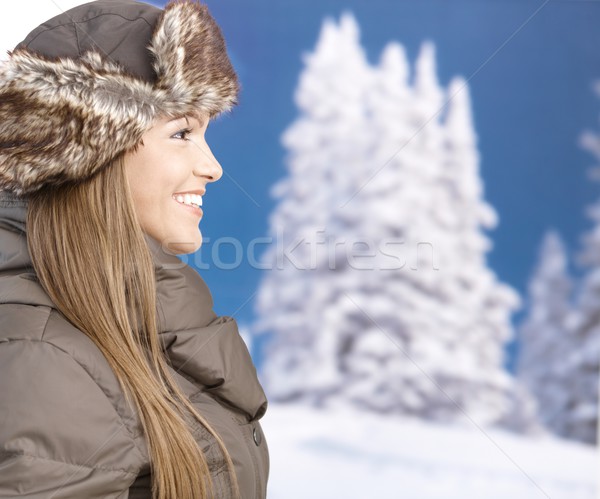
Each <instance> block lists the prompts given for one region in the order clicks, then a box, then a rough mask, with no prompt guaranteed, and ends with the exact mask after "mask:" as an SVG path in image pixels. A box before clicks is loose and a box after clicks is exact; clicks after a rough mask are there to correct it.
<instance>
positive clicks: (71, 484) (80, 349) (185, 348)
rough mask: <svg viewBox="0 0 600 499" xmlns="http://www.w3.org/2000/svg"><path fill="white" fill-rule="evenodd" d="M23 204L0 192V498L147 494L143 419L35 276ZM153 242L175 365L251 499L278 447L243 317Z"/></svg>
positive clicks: (212, 460) (201, 433)
mask: <svg viewBox="0 0 600 499" xmlns="http://www.w3.org/2000/svg"><path fill="white" fill-rule="evenodd" d="M26 209H27V205H26V202H24V201H20V200H18V199H16V198H14V197H13V196H12V195H10V194H7V193H1V194H0V497H2V498H5V497H11V498H12V497H27V498H44V499H46V498H49V497H52V498H53V499H61V498H87V499H91V498H103V499H107V498H119V499H126V498H131V499H142V498H144V499H146V498H150V497H151V493H150V487H151V477H150V469H149V459H148V449H147V446H146V441H145V439H144V436H143V432H142V426H141V423H140V420H139V418H138V416H137V414H136V411H135V410H134V409H133V408H132V406H131V405H129V404H128V403H127V401H126V399H125V398H124V394H123V392H122V390H121V388H120V385H119V383H118V381H117V378H116V376H115V375H114V373H113V371H112V369H111V368H110V366H109V364H108V362H107V361H106V359H105V357H104V356H103V354H102V353H101V351H100V350H99V349H98V348H97V347H96V345H95V344H94V343H93V342H92V341H91V340H90V339H89V338H88V337H87V336H86V335H85V334H83V333H82V332H81V331H80V330H78V329H77V328H75V327H74V326H73V325H72V324H71V323H69V322H68V321H67V320H66V319H65V318H64V316H63V315H62V314H61V313H60V312H59V311H58V310H57V308H56V306H55V305H54V304H53V303H52V301H51V300H50V298H49V297H48V295H47V294H46V293H45V292H44V290H43V288H42V287H41V285H40V284H39V281H38V280H37V279H36V276H35V273H34V270H33V267H32V264H31V259H30V256H29V252H28V250H27V241H26V232H25V217H26ZM148 241H149V244H150V247H151V250H152V253H153V258H154V260H155V269H156V285H157V296H158V315H159V323H160V335H161V339H162V340H163V341H162V344H163V346H164V349H165V353H166V355H167V356H168V357H169V358H170V361H171V364H172V366H173V368H172V369H171V372H172V374H173V376H174V378H175V380H176V381H177V383H178V385H179V386H180V387H181V388H182V390H183V391H184V392H185V393H186V394H187V395H188V396H189V398H190V400H191V401H192V403H193V404H194V406H195V407H196V408H197V409H198V411H200V413H201V414H202V415H204V416H205V417H206V419H207V420H208V422H209V423H210V424H211V425H212V427H213V428H214V429H215V430H216V431H217V432H218V434H219V435H220V436H221V437H222V439H223V440H224V442H225V444H226V447H227V449H228V451H229V453H230V456H231V458H232V460H233V463H234V465H235V472H236V475H237V479H238V483H239V486H240V491H241V493H242V497H243V498H244V499H246V498H248V499H259V498H264V497H266V484H267V478H268V473H269V455H268V448H267V443H266V441H265V437H264V435H263V432H262V428H261V425H260V423H259V419H260V418H261V417H262V416H263V415H264V414H265V411H266V409H267V399H266V397H265V394H264V392H263V390H262V387H261V385H260V383H259V380H258V378H257V374H256V369H255V367H254V365H253V363H252V359H251V357H250V355H249V353H248V349H247V348H246V345H245V343H244V342H243V340H242V338H241V336H240V334H239V332H238V328H237V325H236V322H235V320H234V319H233V318H231V317H217V316H216V315H215V313H214V312H213V310H212V307H213V301H212V297H211V294H210V292H209V290H208V288H207V286H206V284H205V283H204V281H203V280H202V278H201V277H200V276H199V275H198V273H197V272H196V271H195V270H194V269H192V268H191V267H189V266H187V265H185V264H184V263H183V262H182V261H181V260H180V259H179V258H177V257H176V256H173V255H167V254H165V253H164V252H162V251H160V246H159V244H158V243H156V242H155V241H153V240H152V239H150V238H148ZM82 292H85V290H82ZM90 299H93V297H90ZM192 430H193V434H194V437H195V438H196V440H197V441H198V442H199V444H200V446H201V448H202V449H203V451H204V453H205V456H206V458H207V461H208V464H209V467H210V471H211V477H212V479H213V484H214V487H215V497H218V498H225V497H229V493H228V490H229V488H228V484H229V480H230V477H229V474H228V473H227V467H226V462H225V460H224V457H223V454H222V452H221V449H220V447H219V445H218V443H217V442H216V440H215V439H214V437H213V436H212V435H211V434H210V433H208V431H207V430H206V429H205V428H204V427H203V426H202V425H200V424H195V426H194V427H193V428H192ZM174 499H175V498H174Z"/></svg>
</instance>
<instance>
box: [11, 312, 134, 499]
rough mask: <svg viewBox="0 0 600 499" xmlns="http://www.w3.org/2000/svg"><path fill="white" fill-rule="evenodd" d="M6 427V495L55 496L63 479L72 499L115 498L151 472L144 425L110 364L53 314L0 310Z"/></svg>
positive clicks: (87, 341)
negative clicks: (27, 489) (28, 491)
mask: <svg viewBox="0 0 600 499" xmlns="http://www.w3.org/2000/svg"><path fill="white" fill-rule="evenodd" d="M0 420H2V425H0V462H1V463H2V465H1V466H0V490H9V489H10V487H11V484H13V485H15V484H19V483H20V484H21V485H19V486H18V487H19V488H21V487H22V484H24V483H32V485H31V487H33V488H34V489H36V490H37V488H40V487H46V488H45V489H44V488H42V489H40V490H46V493H47V491H48V490H49V489H50V490H55V489H54V488H53V486H54V481H58V480H59V479H60V481H61V482H64V483H62V486H61V490H63V492H64V496H65V497H66V496H79V497H83V496H85V497H112V496H111V492H110V489H111V488H115V490H116V491H121V490H123V487H126V486H128V485H127V484H130V483H131V482H133V480H134V479H135V477H136V475H137V473H138V472H139V470H140V468H141V467H142V465H143V464H144V459H143V457H142V452H141V450H140V448H139V447H140V445H142V441H143V439H142V435H141V432H140V430H141V428H140V426H139V422H138V421H137V418H135V417H134V413H133V412H132V411H131V409H130V408H129V407H128V405H127V404H126V401H125V399H124V397H123V394H122V391H121V389H120V386H119V383H118V380H117V379H116V377H115V376H114V374H113V372H112V369H111V368H110V366H109V364H108V362H107V361H106V359H105V358H104V356H103V355H102V353H101V351H100V350H99V349H98V348H97V347H96V345H95V344H94V343H93V342H92V341H91V340H90V339H89V338H88V337H87V336H85V334H83V333H82V332H81V331H79V330H78V329H77V328H75V327H73V326H72V325H71V324H70V323H69V322H68V321H66V320H65V319H64V317H63V316H62V315H61V314H60V313H58V312H57V311H56V310H54V309H51V308H49V307H34V306H27V305H15V304H12V305H0ZM32 477H35V480H32ZM57 477H58V478H57ZM94 484H95V485H94ZM15 486H16V485H15ZM77 487H87V488H77ZM94 487H95V488H94ZM96 490H97V495H94V494H96V492H95V491H96ZM32 493H33V494H35V491H33V492H32ZM115 494H116V492H115ZM28 497H30V496H28ZM33 497H37V496H36V495H34V496H33ZM40 497H41V496H40ZM56 497H63V495H62V494H58V495H57V496H56ZM114 497H117V495H115V496H114Z"/></svg>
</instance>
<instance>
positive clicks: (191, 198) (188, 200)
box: [173, 191, 203, 216]
mask: <svg viewBox="0 0 600 499" xmlns="http://www.w3.org/2000/svg"><path fill="white" fill-rule="evenodd" d="M200 192H201V191H195V192H185V193H184V192H178V193H175V194H173V200H174V201H175V202H176V203H177V204H178V205H179V206H181V207H182V208H184V209H186V210H188V211H189V212H191V213H194V214H195V215H196V216H202V214H203V211H202V208H200V206H202V194H200Z"/></svg>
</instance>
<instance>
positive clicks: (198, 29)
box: [0, 0, 269, 499]
mask: <svg viewBox="0 0 600 499" xmlns="http://www.w3.org/2000/svg"><path fill="white" fill-rule="evenodd" d="M238 91H239V84H238V80H237V77H236V74H235V72H234V70H233V68H232V66H231V63H230V61H229V59H228V57H227V53H226V48H225V42H224V40H223V38H222V35H221V32H220V29H219V27H218V26H217V25H216V23H215V22H214V20H213V19H212V17H211V16H210V14H209V13H208V10H207V8H206V6H205V5H202V4H199V3H196V2H194V1H191V0H189V1H177V2H170V3H169V4H168V5H167V6H166V7H165V9H164V10H161V9H158V8H156V7H153V6H151V5H147V4H143V3H139V2H133V1H127V0H118V1H114V0H112V1H111V0H100V1H96V2H90V3H87V4H84V5H81V6H79V7H76V8H74V9H71V10H69V11H67V12H64V13H63V14H61V15H59V16H57V17H55V18H53V19H51V20H49V21H47V22H46V23H44V24H42V25H40V26H39V27H38V28H36V29H35V30H34V31H32V32H31V33H30V34H29V35H28V36H27V38H26V39H25V40H24V41H23V42H21V43H20V44H19V45H18V46H17V47H16V48H15V50H14V51H12V52H11V53H9V59H8V61H6V62H5V63H3V64H2V65H1V66H0V188H1V189H2V193H1V195H0V324H1V326H0V446H1V447H0V497H28V498H42V497H43V498H48V497H52V498H54V499H57V498H67V497H69V498H100V497H101V498H120V499H124V498H127V497H129V498H150V497H153V498H161V499H165V498H169V499H171V498H173V499H182V498H200V497H218V498H229V497H241V498H244V499H245V498H262V497H265V496H266V492H265V491H266V482H267V477H268V470H269V456H268V449H267V445H266V442H265V440H264V436H263V434H262V429H261V426H260V423H259V419H260V418H261V417H262V416H263V415H264V413H265V411H266V408H267V400H266V398H265V394H264V392H263V390H262V388H261V386H260V383H259V381H258V378H257V376H256V370H255V368H254V365H253V364H252V360H251V358H250V355H249V353H248V350H247V348H246V347H245V345H244V342H243V341H242V339H241V337H240V335H239V332H238V329H237V325H236V323H235V321H234V320H233V319H232V318H231V317H217V316H216V315H215V313H214V312H213V310H212V308H213V302H212V298H211V295H210V292H209V290H208V289H207V287H206V284H205V283H204V281H203V280H202V279H201V277H200V276H199V275H198V274H197V272H196V271H194V270H193V269H192V268H190V267H188V266H187V265H184V264H183V263H182V262H181V261H180V260H179V259H178V258H177V257H176V256H175V255H177V254H184V253H191V252H194V251H196V250H197V249H198V248H199V247H200V245H201V242H202V237H201V234H200V231H199V229H198V224H199V222H200V219H201V217H202V210H201V208H199V206H197V205H201V204H202V196H203V195H204V193H205V190H206V189H207V187H208V184H209V183H211V182H214V181H216V180H218V179H219V178H220V177H221V175H222V169H221V166H220V165H219V163H218V162H217V161H216V159H215V158H214V156H213V155H212V153H211V151H210V148H209V147H208V145H207V143H206V141H205V137H204V134H205V131H206V128H207V126H208V123H209V121H210V120H211V119H214V118H215V117H216V116H218V115H219V114H221V113H224V112H227V111H229V110H230V109H231V108H232V107H233V106H234V105H235V104H236V103H237V95H238Z"/></svg>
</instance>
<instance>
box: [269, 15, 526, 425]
mask: <svg viewBox="0 0 600 499" xmlns="http://www.w3.org/2000/svg"><path fill="white" fill-rule="evenodd" d="M306 62H307V66H306V68H305V70H304V72H303V73H302V75H301V78H300V84H299V88H298V91H297V94H296V102H297V103H298V107H299V108H300V116H299V117H298V119H297V120H296V122H295V123H294V124H292V126H291V127H290V128H289V129H288V130H287V131H286V132H285V134H284V144H285V145H286V147H287V148H288V151H289V156H288V158H287V163H288V169H289V175H288V177H287V178H285V179H284V180H282V181H281V182H280V183H279V184H278V185H277V186H276V188H275V189H274V194H276V196H277V197H278V198H279V199H280V201H279V204H278V206H277V207H276V209H275V211H274V213H273V214H272V216H271V220H270V223H271V234H272V235H274V234H275V232H276V231H278V230H282V229H283V228H285V231H287V238H288V239H286V241H287V240H291V239H293V238H295V237H304V238H311V237H313V238H314V237H315V234H316V233H317V232H319V231H322V234H321V236H323V235H327V236H329V237H333V238H334V239H335V240H336V241H340V240H342V241H344V240H345V241H346V244H345V248H339V247H337V248H334V251H333V252H332V253H333V263H334V264H335V269H332V268H331V265H329V266H328V265H327V264H331V260H327V261H325V260H324V259H323V258H317V262H318V263H317V265H316V269H314V270H311V271H302V272H298V271H296V270H295V269H293V268H291V265H289V262H284V263H285V265H284V267H283V268H282V269H274V270H272V271H270V272H268V273H267V274H266V275H265V277H264V280H263V281H262V283H261V286H260V289H259V300H258V307H257V313H258V316H259V322H258V324H257V329H258V330H259V331H269V332H271V333H273V339H272V341H271V342H270V345H269V347H268V349H267V352H266V354H265V356H264V359H265V360H264V364H263V377H264V380H265V385H266V389H267V391H268V392H269V395H270V397H271V398H272V399H273V400H279V401H284V400H292V399H298V400H304V401H307V402H309V403H314V404H319V405H322V404H325V405H334V404H354V405H358V406H360V407H365V408H368V409H370V410H374V411H378V412H387V413H398V414H400V413H403V414H413V415H417V416H419V417H424V418H430V419H437V420H443V421H448V420H456V421H463V422H465V423H467V424H470V422H469V421H468V420H467V419H466V418H465V417H464V416H465V414H466V415H468V416H469V418H471V419H475V420H476V421H477V422H478V423H482V424H494V423H502V424H504V425H506V426H510V427H512V428H517V427H519V429H524V428H526V427H528V423H529V422H530V421H528V419H527V417H526V416H527V413H524V414H521V416H520V418H521V419H520V420H519V423H518V424H515V421H514V420H511V411H512V410H513V409H514V400H519V401H521V402H524V403H525V405H527V402H528V400H527V399H526V397H525V396H523V395H522V394H519V392H518V387H516V385H515V383H514V379H513V378H511V377H510V376H509V375H508V374H507V373H506V372H505V371H504V370H503V366H502V363H503V359H502V347H503V344H504V343H505V342H506V340H507V339H508V338H510V335H511V330H510V312H511V310H512V308H514V307H516V305H517V304H518V301H519V300H518V296H517V295H516V293H515V292H514V291H513V290H512V289H511V288H509V287H508V286H505V285H503V284H501V283H498V282H497V279H496V278H495V276H494V274H493V272H492V271H491V270H490V269H489V268H488V266H487V264H486V261H485V253H486V251H487V250H488V249H489V247H490V244H489V242H488V241H487V239H486V238H485V236H484V235H483V234H482V230H483V229H485V228H490V227H492V226H493V225H494V224H495V223H496V215H495V212H494V210H493V209H492V208H491V207H490V206H489V205H487V204H486V203H485V201H483V189H482V186H481V179H480V176H479V170H478V167H479V165H478V161H479V158H478V155H477V147H476V143H475V135H474V130H473V127H472V122H471V117H470V113H471V111H470V103H469V99H468V94H467V91H466V89H465V88H463V89H461V92H459V93H458V94H457V95H453V99H452V100H451V101H450V105H449V107H448V112H447V115H446V119H445V120H444V119H443V117H442V115H440V113H439V111H441V110H443V101H444V94H445V91H444V89H443V88H442V87H441V86H440V85H439V83H438V81H437V76H436V68H435V66H436V65H435V50H434V45H433V43H431V42H426V43H425V44H423V46H422V48H421V51H420V54H419V56H418V58H417V62H416V70H415V75H414V82H413V84H412V85H411V84H410V83H409V70H408V63H407V61H406V56H405V52H404V49H403V48H402V46H401V45H399V44H398V43H391V44H389V45H388V46H387V47H386V48H385V50H384V52H383V54H382V58H381V61H380V64H379V65H378V66H377V67H375V68H372V67H370V66H369V65H368V64H367V62H366V59H365V57H364V53H363V50H362V48H361V47H360V43H359V37H358V26H357V24H356V21H355V20H354V18H353V17H352V16H351V15H349V14H345V15H344V16H343V17H342V20H341V22H340V25H339V27H338V26H336V25H335V24H334V23H333V22H331V21H329V20H328V21H327V22H326V23H325V24H324V27H323V30H322V33H321V36H320V38H319V42H318V43H317V47H316V49H315V52H314V53H313V54H311V55H310V56H308V57H306ZM462 84H463V82H462V81H461V80H455V81H454V83H452V86H451V90H452V93H455V92H454V90H456V88H457V86H459V85H460V86H462ZM302 194H304V195H302ZM358 241H362V243H363V247H362V248H361V247H360V246H358V247H357V246H355V245H352V244H351V243H352V242H358ZM328 248H329V249H330V248H331V245H330V246H329V247H328ZM335 249H337V251H335ZM329 255H331V253H330V254H329ZM348 256H350V257H351V258H352V260H350V259H349V258H347V257H348ZM359 257H364V258H362V259H361V258H359ZM265 261H266V262H268V263H270V264H271V265H272V266H275V262H276V249H275V248H271V249H270V250H269V251H268V252H267V253H266V254H265ZM357 261H358V262H359V263H361V262H362V263H361V265H360V267H362V268H359V267H358V266H357V264H356V263H357ZM365 264H366V265H367V267H365Z"/></svg>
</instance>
